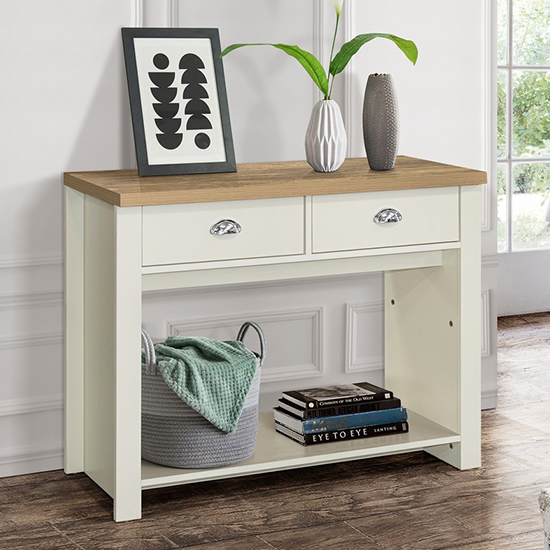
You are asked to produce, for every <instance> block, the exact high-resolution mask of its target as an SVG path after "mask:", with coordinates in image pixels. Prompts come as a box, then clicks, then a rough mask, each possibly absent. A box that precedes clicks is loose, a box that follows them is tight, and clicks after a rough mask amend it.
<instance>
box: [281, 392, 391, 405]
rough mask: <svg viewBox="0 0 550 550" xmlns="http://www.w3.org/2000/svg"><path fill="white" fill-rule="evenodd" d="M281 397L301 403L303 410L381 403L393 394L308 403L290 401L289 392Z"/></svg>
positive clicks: (313, 400)
mask: <svg viewBox="0 0 550 550" xmlns="http://www.w3.org/2000/svg"><path fill="white" fill-rule="evenodd" d="M283 397H288V398H290V400H291V401H294V402H297V403H301V405H302V406H303V407H304V408H305V409H308V410H309V409H324V408H326V407H336V406H340V405H356V404H359V403H367V402H370V401H381V400H385V399H391V398H392V397H393V393H392V392H390V391H385V392H383V393H374V394H371V395H360V396H355V397H341V398H336V399H326V400H322V401H320V400H318V399H311V400H309V401H303V400H301V399H300V398H298V399H292V393H291V392H283Z"/></svg>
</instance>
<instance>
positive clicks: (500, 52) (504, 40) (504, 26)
mask: <svg viewBox="0 0 550 550" xmlns="http://www.w3.org/2000/svg"><path fill="white" fill-rule="evenodd" d="M497 14H498V15H497V37H498V46H497V63H498V64H499V65H504V64H506V62H507V57H508V56H507V55H506V53H507V52H506V50H507V47H508V0H498V2H497Z"/></svg>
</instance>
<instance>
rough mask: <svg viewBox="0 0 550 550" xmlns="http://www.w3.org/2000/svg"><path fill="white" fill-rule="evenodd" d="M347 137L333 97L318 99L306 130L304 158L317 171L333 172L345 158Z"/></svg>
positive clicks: (338, 108)
mask: <svg viewBox="0 0 550 550" xmlns="http://www.w3.org/2000/svg"><path fill="white" fill-rule="evenodd" d="M347 145H348V138H347V136H346V129H345V128H344V121H343V120H342V113H341V112H340V107H338V103H336V101H334V100H333V99H323V100H321V101H319V102H318V103H317V104H316V105H315V106H314V107H313V111H312V112H311V118H310V120H309V126H308V127H307V132H306V159H307V161H308V163H309V165H310V166H311V167H312V168H313V169H314V170H316V171H317V172H334V171H335V170H338V168H340V166H342V163H343V162H344V160H345V158H346V147H347Z"/></svg>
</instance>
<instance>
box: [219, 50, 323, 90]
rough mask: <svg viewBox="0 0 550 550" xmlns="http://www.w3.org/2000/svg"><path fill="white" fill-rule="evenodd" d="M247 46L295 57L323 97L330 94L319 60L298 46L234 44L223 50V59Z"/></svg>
mask: <svg viewBox="0 0 550 550" xmlns="http://www.w3.org/2000/svg"><path fill="white" fill-rule="evenodd" d="M245 46H273V47H274V48H277V49H279V50H282V51H283V52H285V53H286V54H288V55H290V56H291V57H294V59H296V60H297V61H298V62H299V63H300V65H302V67H303V68H304V69H305V70H306V71H307V73H308V74H309V76H310V77H311V78H312V79H313V82H315V84H316V85H317V87H318V88H319V89H320V90H321V92H323V95H325V96H326V95H327V94H328V81H327V75H326V74H325V71H324V69H323V67H322V65H321V63H319V61H318V60H317V58H316V57H315V56H314V55H313V54H311V53H309V52H306V51H305V50H302V49H301V48H299V47H298V46H289V45H288V44H268V43H254V44H232V45H231V46H228V47H227V48H225V50H223V52H222V53H221V57H223V56H224V55H227V54H228V53H230V52H232V51H233V50H236V49H238V48H244V47H245Z"/></svg>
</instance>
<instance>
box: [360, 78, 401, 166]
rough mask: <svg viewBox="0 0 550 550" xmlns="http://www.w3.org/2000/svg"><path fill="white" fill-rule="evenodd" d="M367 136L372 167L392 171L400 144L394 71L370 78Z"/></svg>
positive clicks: (365, 118) (365, 121)
mask: <svg viewBox="0 0 550 550" xmlns="http://www.w3.org/2000/svg"><path fill="white" fill-rule="evenodd" d="M363 137H364V139H365V149H366V151H367V159H368V161H369V166H370V167H371V169H372V170H391V169H392V168H393V167H394V166H395V157H396V156H397V147H398V143H399V113H398V110H397V98H396V96H395V90H394V87H393V80H392V77H391V75H390V74H371V75H370V76H369V78H368V80H367V87H366V89H365V101H364V103H363Z"/></svg>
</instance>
